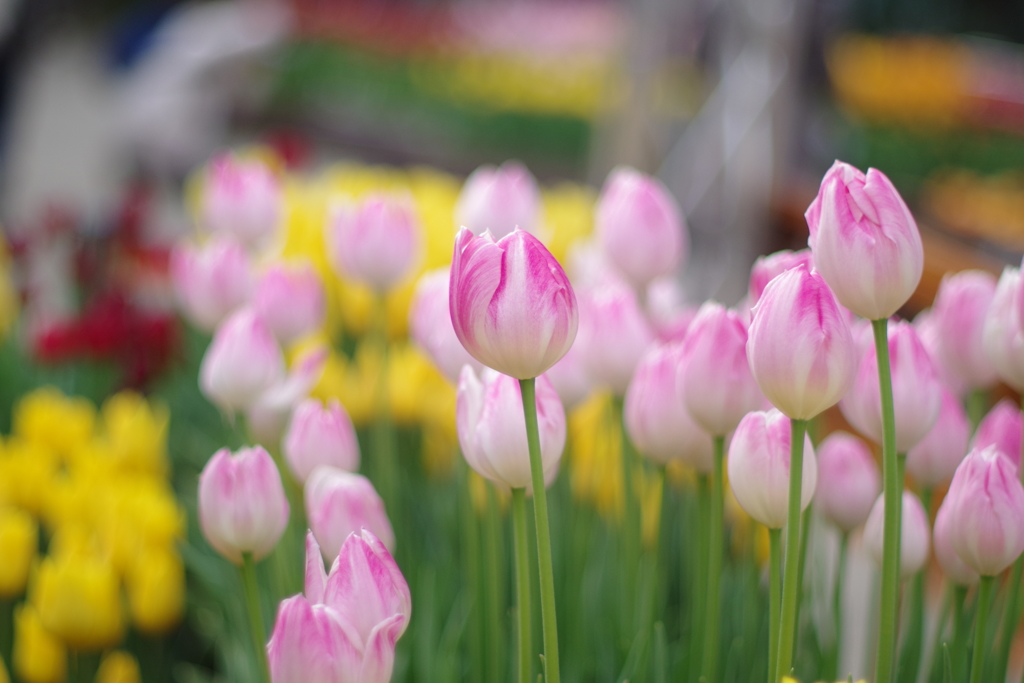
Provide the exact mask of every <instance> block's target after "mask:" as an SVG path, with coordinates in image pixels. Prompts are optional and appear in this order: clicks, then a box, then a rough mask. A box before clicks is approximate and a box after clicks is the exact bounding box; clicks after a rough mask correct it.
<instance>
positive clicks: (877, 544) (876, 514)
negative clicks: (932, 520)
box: [864, 491, 931, 578]
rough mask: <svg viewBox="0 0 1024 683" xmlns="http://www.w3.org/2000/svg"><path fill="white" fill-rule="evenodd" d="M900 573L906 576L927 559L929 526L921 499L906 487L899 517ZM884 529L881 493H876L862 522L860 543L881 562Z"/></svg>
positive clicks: (929, 535) (883, 501)
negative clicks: (874, 499)
mask: <svg viewBox="0 0 1024 683" xmlns="http://www.w3.org/2000/svg"><path fill="white" fill-rule="evenodd" d="M900 521H901V522H902V524H901V525H900V576H902V577H903V578H906V577H908V576H911V575H913V574H916V573H917V572H919V571H920V570H921V569H922V568H923V567H924V565H925V563H926V562H927V561H928V548H929V546H930V538H931V529H929V527H928V514H927V513H926V512H925V511H924V506H922V505H921V501H920V500H919V499H918V497H917V496H915V495H914V494H913V493H912V492H910V491H904V492H903V514H902V517H901V518H900ZM884 531H885V496H879V497H878V500H877V501H876V502H875V506H874V507H873V508H871V514H870V515H868V521H867V522H866V523H865V524H864V547H865V548H867V550H868V553H869V554H870V555H871V557H872V558H874V560H875V562H877V563H878V566H879V567H881V566H882V535H883V532H884Z"/></svg>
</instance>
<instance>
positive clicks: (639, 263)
mask: <svg viewBox="0 0 1024 683" xmlns="http://www.w3.org/2000/svg"><path fill="white" fill-rule="evenodd" d="M594 230H595V232H596V233H597V239H598V240H599V242H600V243H601V247H602V248H603V249H604V252H605V254H607V256H608V259H609V260H610V261H611V262H612V264H614V266H615V268H616V269H618V271H619V272H620V273H622V274H623V275H624V276H625V277H626V279H627V280H629V282H630V283H632V285H633V286H634V287H637V288H643V287H646V286H647V285H648V283H650V282H651V281H652V280H654V279H655V278H657V277H659V276H662V275H668V274H670V273H674V272H675V271H676V270H678V268H679V264H680V263H681V262H682V261H683V260H685V258H686V254H687V252H688V251H689V235H688V232H687V229H686V223H685V222H684V221H683V217H682V214H681V213H680V211H679V205H678V204H677V203H676V200H675V198H674V197H673V196H672V195H671V193H669V191H668V188H666V187H665V185H664V184H662V182H661V181H660V180H658V179H657V178H653V177H651V176H648V175H644V174H643V173H641V172H640V171H637V170H636V169H634V168H629V167H628V166H619V167H618V168H616V169H615V170H613V171H612V172H611V173H610V174H609V175H608V180H607V181H606V182H605V184H604V189H602V190H601V196H600V197H599V198H598V200H597V206H596V208H595V210H594Z"/></svg>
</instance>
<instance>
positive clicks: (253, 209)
mask: <svg viewBox="0 0 1024 683" xmlns="http://www.w3.org/2000/svg"><path fill="white" fill-rule="evenodd" d="M283 219H284V193H283V189H282V186H281V181H280V180H279V179H278V177H277V176H276V175H275V174H274V172H273V171H271V170H270V168H269V167H268V166H267V165H266V164H264V163H263V162H262V161H260V160H258V159H255V158H252V159H241V158H239V157H237V156H235V155H234V154H231V153H230V152H228V153H225V154H221V155H220V156H217V157H215V158H214V159H213V160H212V161H210V163H209V165H208V166H207V167H206V171H205V175H204V178H203V187H202V193H201V198H200V206H199V223H200V224H201V225H202V226H203V227H204V228H205V229H206V230H208V231H210V232H212V233H215V234H218V235H224V236H230V237H233V238H234V239H236V240H238V241H239V242H240V243H241V244H243V245H245V246H246V247H249V248H254V249H255V248H261V247H264V246H266V245H267V244H268V243H269V242H271V241H272V240H273V237H274V234H275V233H276V232H277V230H278V227H279V226H280V224H281V221H282V220H283Z"/></svg>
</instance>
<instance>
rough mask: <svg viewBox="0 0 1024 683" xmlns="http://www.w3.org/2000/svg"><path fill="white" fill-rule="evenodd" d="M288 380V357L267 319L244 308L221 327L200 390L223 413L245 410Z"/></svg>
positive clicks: (206, 357) (201, 376) (209, 350)
mask: <svg viewBox="0 0 1024 683" xmlns="http://www.w3.org/2000/svg"><path fill="white" fill-rule="evenodd" d="M283 377H284V357H283V356H282V355H281V348H280V347H279V346H278V345H277V341H276V340H275V339H274V335H273V334H272V333H271V332H270V328H269V327H268V326H267V324H266V323H265V322H263V319H262V318H260V317H259V316H258V315H256V313H255V312H254V311H253V310H252V309H250V308H243V309H241V310H239V311H237V312H235V313H234V314H232V315H231V317H230V318H228V319H227V320H225V321H224V322H223V323H221V325H220V327H218V328H217V332H216V333H215V334H214V335H213V341H212V342H211V343H210V346H209V347H207V349H206V354H205V355H204V356H203V362H202V364H201V365H200V367H199V387H200V389H202V390H203V394H204V395H205V396H206V397H207V398H208V399H210V401H212V402H213V403H215V404H216V405H217V406H219V407H220V408H221V409H222V410H226V411H234V410H245V409H247V408H249V407H250V406H252V405H253V404H254V403H255V402H256V401H257V399H258V398H259V397H260V395H261V394H263V392H265V391H267V390H268V389H270V388H271V387H273V386H275V385H277V384H278V383H279V382H280V381H281V380H282V379H283Z"/></svg>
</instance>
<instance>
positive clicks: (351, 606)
mask: <svg viewBox="0 0 1024 683" xmlns="http://www.w3.org/2000/svg"><path fill="white" fill-rule="evenodd" d="M411 616H412V600H411V598H410V595H409V586H408V584H407V583H406V581H405V577H403V576H402V572H401V571H400V570H399V569H398V565H396V564H395V561H394V559H393V558H392V557H391V554H390V553H388V551H387V549H386V548H385V547H384V546H383V545H382V544H381V542H380V541H379V540H378V539H377V538H376V537H375V536H374V535H373V533H371V532H370V531H367V530H363V531H362V532H361V533H359V534H357V533H353V534H352V535H351V536H349V537H348V539H346V541H345V543H344V545H343V546H342V549H341V553H340V555H339V556H338V559H337V561H336V562H335V564H334V566H333V567H332V568H331V573H330V575H326V574H325V573H324V567H323V562H322V561H321V560H320V549H319V548H318V547H317V545H316V541H314V540H313V538H312V534H310V535H309V536H307V539H306V594H305V596H303V595H295V596H293V597H291V598H288V599H287V600H284V601H282V602H281V604H280V606H279V607H278V612H277V620H276V621H275V623H274V632H273V634H272V635H271V636H270V642H269V643H267V662H268V664H269V665H270V677H271V680H272V681H273V683H388V681H390V680H391V673H392V669H393V667H394V661H395V643H396V642H397V641H398V639H399V638H400V637H401V636H402V634H403V633H404V632H405V629H406V627H407V626H408V625H409V619H410V617H411Z"/></svg>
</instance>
